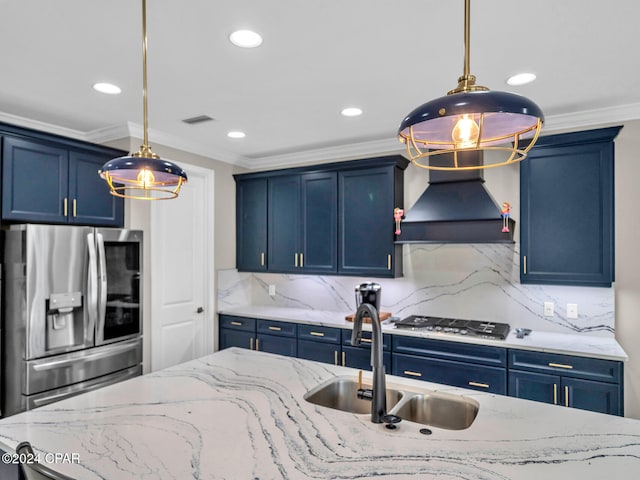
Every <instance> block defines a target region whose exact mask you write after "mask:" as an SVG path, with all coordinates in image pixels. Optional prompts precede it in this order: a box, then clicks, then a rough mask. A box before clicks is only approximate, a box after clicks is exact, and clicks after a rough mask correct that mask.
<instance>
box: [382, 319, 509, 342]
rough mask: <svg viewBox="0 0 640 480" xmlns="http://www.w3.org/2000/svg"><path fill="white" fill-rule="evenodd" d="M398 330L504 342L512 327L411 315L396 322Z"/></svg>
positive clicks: (503, 324)
mask: <svg viewBox="0 0 640 480" xmlns="http://www.w3.org/2000/svg"><path fill="white" fill-rule="evenodd" d="M395 325H396V328H402V329H408V330H425V331H432V332H441V333H451V334H454V335H463V336H469V337H480V338H491V339H494V340H504V339H505V338H507V335H508V334H509V330H510V329H511V327H510V326H509V325H508V324H506V323H497V322H482V321H478V320H460V319H457V318H442V317H427V316H421V315H411V316H409V317H407V318H403V319H402V320H398V321H397V322H395Z"/></svg>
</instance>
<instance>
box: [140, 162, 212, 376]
mask: <svg viewBox="0 0 640 480" xmlns="http://www.w3.org/2000/svg"><path fill="white" fill-rule="evenodd" d="M183 167H184V168H185V170H186V171H187V175H188V177H189V181H188V183H187V184H186V185H185V186H183V187H182V190H181V191H180V196H179V197H178V198H177V199H174V200H162V201H154V202H152V206H151V239H150V240H151V241H150V248H151V268H150V271H151V369H152V370H154V371H155V370H160V369H162V368H166V367H170V366H172V365H176V364H178V363H182V362H186V361H188V360H192V359H194V358H197V357H201V356H202V355H205V354H207V353H212V352H213V346H214V341H213V335H214V328H213V317H214V315H213V301H212V299H213V293H212V292H213V291H214V265H213V258H214V257H213V188H214V172H213V171H212V170H207V169H202V168H198V167H195V166H184V165H183Z"/></svg>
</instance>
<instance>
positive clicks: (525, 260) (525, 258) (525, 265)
mask: <svg viewBox="0 0 640 480" xmlns="http://www.w3.org/2000/svg"><path fill="white" fill-rule="evenodd" d="M523 261H524V274H525V275H526V274H527V256H526V255H525V256H524V257H523Z"/></svg>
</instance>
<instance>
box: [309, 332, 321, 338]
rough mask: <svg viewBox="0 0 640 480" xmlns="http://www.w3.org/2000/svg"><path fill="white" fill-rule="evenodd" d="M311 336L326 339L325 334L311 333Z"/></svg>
mask: <svg viewBox="0 0 640 480" xmlns="http://www.w3.org/2000/svg"><path fill="white" fill-rule="evenodd" d="M309 335H313V336H314V337H324V333H322V332H309Z"/></svg>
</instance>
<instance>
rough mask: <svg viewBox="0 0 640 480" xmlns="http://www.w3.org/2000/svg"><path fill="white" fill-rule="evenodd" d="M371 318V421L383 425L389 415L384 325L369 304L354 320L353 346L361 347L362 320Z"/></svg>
mask: <svg viewBox="0 0 640 480" xmlns="http://www.w3.org/2000/svg"><path fill="white" fill-rule="evenodd" d="M356 291H357V290H356ZM365 315H366V316H368V317H369V318H371V326H372V329H373V335H372V336H371V367H372V368H373V392H372V395H371V397H372V398H371V421H372V422H373V423H383V422H384V420H383V417H384V416H385V415H386V414H387V395H386V393H387V385H386V378H385V371H384V360H383V356H382V325H381V324H380V317H379V315H378V310H377V309H376V307H375V306H373V305H371V304H369V303H364V302H363V303H361V304H360V306H359V307H358V310H357V311H356V315H355V318H354V319H353V332H352V334H351V345H354V346H356V345H360V339H361V337H362V318H363V317H364V316H365Z"/></svg>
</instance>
